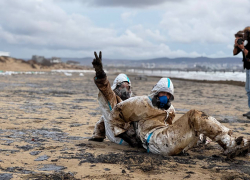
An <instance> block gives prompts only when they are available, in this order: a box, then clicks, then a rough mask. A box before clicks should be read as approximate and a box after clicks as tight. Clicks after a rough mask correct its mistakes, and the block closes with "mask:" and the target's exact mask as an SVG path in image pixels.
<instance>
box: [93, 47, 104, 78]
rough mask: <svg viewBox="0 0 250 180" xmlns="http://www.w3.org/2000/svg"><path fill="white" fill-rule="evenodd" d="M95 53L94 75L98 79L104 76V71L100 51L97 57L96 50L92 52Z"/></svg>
mask: <svg viewBox="0 0 250 180" xmlns="http://www.w3.org/2000/svg"><path fill="white" fill-rule="evenodd" d="M94 54H95V59H93V62H92V64H93V67H94V68H95V72H96V77H97V78H98V79H102V78H104V77H106V73H105V72H104V70H103V68H102V52H101V51H100V52H99V57H98V56H97V54H96V52H94Z"/></svg>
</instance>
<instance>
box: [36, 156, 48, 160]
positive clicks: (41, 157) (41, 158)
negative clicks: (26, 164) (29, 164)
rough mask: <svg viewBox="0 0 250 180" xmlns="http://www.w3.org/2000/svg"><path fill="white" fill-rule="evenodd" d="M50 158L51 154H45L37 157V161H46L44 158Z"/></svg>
mask: <svg viewBox="0 0 250 180" xmlns="http://www.w3.org/2000/svg"><path fill="white" fill-rule="evenodd" d="M49 158H50V156H47V155H43V156H39V157H38V158H37V159H35V161H44V160H47V159H49Z"/></svg>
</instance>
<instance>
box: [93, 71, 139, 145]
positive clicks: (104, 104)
mask: <svg viewBox="0 0 250 180" xmlns="http://www.w3.org/2000/svg"><path fill="white" fill-rule="evenodd" d="M124 81H126V82H128V83H129V85H130V86H131V81H130V79H129V78H128V76H127V75H126V74H119V75H118V76H117V77H116V78H115V80H114V82H113V85H112V87H111V86H110V83H109V81H108V78H107V76H106V77H105V78H102V79H97V78H96V77H95V78H94V82H95V84H96V86H97V87H98V89H99V93H98V102H99V105H100V108H101V111H102V114H103V115H102V116H101V118H100V120H99V121H98V122H97V123H96V125H95V129H94V132H93V136H92V137H93V138H100V139H105V136H107V137H108V139H109V140H110V141H111V142H114V143H117V144H123V145H127V142H125V141H123V139H121V138H119V137H115V136H114V133H113V131H112V130H111V128H110V123H111V122H110V121H112V120H111V119H110V118H109V117H110V113H111V111H112V109H113V107H114V106H115V105H116V104H118V103H120V102H122V100H121V98H120V97H119V96H117V95H116V94H115V93H114V91H113V90H114V89H115V88H116V86H117V84H119V83H122V82H124ZM131 131H132V132H131ZM129 132H131V134H134V133H135V132H134V129H133V127H131V130H130V131H129Z"/></svg>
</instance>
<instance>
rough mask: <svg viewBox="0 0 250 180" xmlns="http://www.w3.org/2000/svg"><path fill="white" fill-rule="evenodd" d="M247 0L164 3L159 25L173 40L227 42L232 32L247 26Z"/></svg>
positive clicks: (183, 41) (248, 4) (248, 12)
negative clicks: (172, 4) (173, 4)
mask: <svg viewBox="0 0 250 180" xmlns="http://www.w3.org/2000/svg"><path fill="white" fill-rule="evenodd" d="M247 7H250V1H247V0H239V1H234V0H228V1H226V0H210V1H200V0H192V1H186V2H185V3H180V4H178V6H164V8H166V13H165V14H164V16H163V19H162V21H161V27H162V28H164V29H165V30H167V31H168V34H169V36H170V38H171V39H172V40H174V41H176V42H181V43H191V42H201V43H225V42H227V43H229V42H230V41H231V40H232V39H233V38H234V36H233V35H234V33H236V32H237V31H238V30H241V29H243V28H244V27H245V26H247V25H248V23H249V22H248V19H247V18H242V15H243V14H244V15H243V17H248V16H249V15H250V11H248V8H247Z"/></svg>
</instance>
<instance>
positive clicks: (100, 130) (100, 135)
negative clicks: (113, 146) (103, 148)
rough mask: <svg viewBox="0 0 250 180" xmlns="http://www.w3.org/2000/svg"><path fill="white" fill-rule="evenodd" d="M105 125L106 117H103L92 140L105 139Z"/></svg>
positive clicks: (96, 126) (97, 124)
mask: <svg viewBox="0 0 250 180" xmlns="http://www.w3.org/2000/svg"><path fill="white" fill-rule="evenodd" d="M105 137H106V135H105V125H104V116H101V118H100V120H99V121H98V122H97V123H96V125H95V129H94V132H93V136H92V138H101V139H105Z"/></svg>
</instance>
